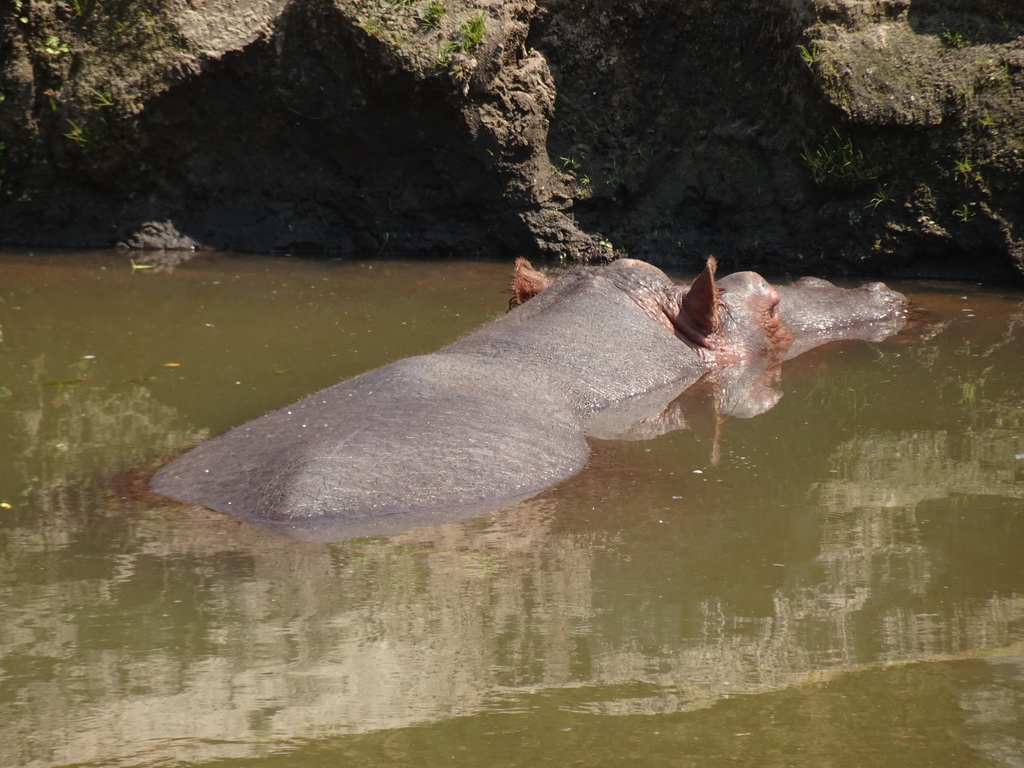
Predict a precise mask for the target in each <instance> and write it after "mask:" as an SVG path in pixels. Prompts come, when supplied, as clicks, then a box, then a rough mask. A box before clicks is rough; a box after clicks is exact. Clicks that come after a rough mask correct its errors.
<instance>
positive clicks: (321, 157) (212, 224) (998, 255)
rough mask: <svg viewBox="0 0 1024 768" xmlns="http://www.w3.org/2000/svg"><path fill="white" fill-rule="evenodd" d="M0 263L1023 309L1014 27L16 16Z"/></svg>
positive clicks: (696, 19)
mask: <svg viewBox="0 0 1024 768" xmlns="http://www.w3.org/2000/svg"><path fill="white" fill-rule="evenodd" d="M0 29H2V38H0V98H2V101H0V244H3V245H8V246H14V245H27V246H43V245H57V246H94V245H95V246H108V245H115V244H123V245H126V246H128V247H140V248H185V249H190V248H200V249H201V248H217V249H232V248H234V249H245V250H257V251H283V252H293V251H322V252H328V253H342V254H345V253H355V254H360V255H372V254H375V253H393V254H415V255H423V254H430V253H452V252H467V251H479V252H484V253H489V254H507V255H513V254H515V255H519V254H526V255H529V256H533V257H536V256H550V257H558V258H561V259H567V260H587V259H601V258H606V257H608V256H610V255H612V254H614V253H616V252H618V253H621V252H628V253H630V254H631V255H634V256H639V257H645V258H649V259H651V260H654V261H657V262H660V263H663V264H668V265H677V264H679V265H689V264H696V263H698V262H699V261H700V260H701V259H703V258H704V256H705V255H706V254H708V253H714V254H716V255H717V256H718V257H719V259H720V260H722V261H723V262H724V263H725V266H726V267H737V266H740V267H744V268H757V269H762V270H766V271H770V272H774V273H779V272H786V271H790V272H815V273H825V274H828V273H832V274H836V273H876V274H879V273H880V274H891V275H914V276H941V277H978V278H987V279H1017V280H1019V279H1021V276H1022V274H1024V273H1022V264H1024V246H1022V240H1021V227H1022V224H1024V222H1022V220H1021V219H1022V216H1024V199H1022V187H1021V179H1022V170H1024V117H1022V116H1024V7H1022V6H1020V5H1019V3H1017V2H1015V1H1012V0H999V1H997V0H985V1H984V2H966V0H769V2H762V1H760V0H758V1H757V2H755V1H754V0H749V1H748V2H729V3H727V2H724V1H718V2H715V1H713V0H703V1H701V0H694V1H693V2H688V3H677V2H670V1H669V0H638V2H633V3H629V4H623V3H617V2H612V1H611V0H592V1H591V2H560V1H559V0H548V1H547V2H528V1H526V0H518V1H513V0H508V1H502V0H475V1H474V2H454V1H452V2H447V3H442V2H436V1H435V2H428V1H427V0H364V1H363V2H354V0H353V1H349V0H205V1H204V0H108V1H106V2H101V1H100V0H14V2H13V4H9V5H5V7H4V9H2V10H0Z"/></svg>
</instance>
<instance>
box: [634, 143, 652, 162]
mask: <svg viewBox="0 0 1024 768" xmlns="http://www.w3.org/2000/svg"><path fill="white" fill-rule="evenodd" d="M632 154H633V157H635V158H636V159H637V160H642V161H643V162H645V163H649V162H650V161H651V159H652V158H653V157H654V155H653V154H652V153H651V150H650V149H648V148H647V147H645V146H644V145H643V144H637V145H636V146H635V147H633V152H632Z"/></svg>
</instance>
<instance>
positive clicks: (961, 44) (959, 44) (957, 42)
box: [942, 27, 971, 48]
mask: <svg viewBox="0 0 1024 768" xmlns="http://www.w3.org/2000/svg"><path fill="white" fill-rule="evenodd" d="M942 39H943V40H945V41H946V45H948V46H950V47H951V48H966V47H967V46H968V45H970V44H971V41H970V40H968V39H967V38H966V37H964V36H963V34H962V33H961V32H954V31H953V30H951V29H950V28H949V27H946V28H945V29H944V30H943V32H942Z"/></svg>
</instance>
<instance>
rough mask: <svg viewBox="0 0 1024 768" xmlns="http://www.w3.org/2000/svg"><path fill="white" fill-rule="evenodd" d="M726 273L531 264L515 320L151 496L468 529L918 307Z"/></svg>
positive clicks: (246, 442)
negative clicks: (680, 406)
mask: <svg viewBox="0 0 1024 768" xmlns="http://www.w3.org/2000/svg"><path fill="white" fill-rule="evenodd" d="M715 273H716V262H715V261H714V259H708V261H707V263H706V265H705V267H704V270H703V271H702V272H701V274H700V275H699V276H698V277H697V278H696V279H695V280H694V281H693V282H692V283H691V284H690V285H679V284H677V283H675V282H673V281H672V280H670V279H669V278H668V277H667V276H666V275H665V273H664V272H662V271H661V270H660V269H658V268H656V267H654V266H652V265H650V264H647V263H645V262H642V261H637V260H633V259H620V260H618V261H614V262H612V263H610V264H607V265H603V266H590V267H580V268H577V269H575V270H572V271H570V272H568V273H567V274H565V275H564V276H562V277H560V278H557V279H554V278H550V277H547V276H545V275H542V274H541V273H540V272H538V271H536V270H534V269H533V267H532V266H531V265H530V264H529V262H527V261H525V260H522V259H521V260H519V261H517V263H516V266H515V270H514V273H513V283H512V300H511V301H510V307H511V308H510V310H509V312H508V313H507V314H505V315H504V316H502V317H500V318H498V319H497V320H495V321H493V322H491V323H490V324H488V325H485V326H484V327H482V328H480V329H479V330H477V331H475V332H474V333H471V334H470V335H468V336H466V337H464V338H462V339H460V340H458V341H456V342H454V343H452V344H450V345H448V346H446V347H444V348H442V349H440V350H438V351H437V352H434V353H432V354H428V355H421V356H417V357H410V358H406V359H403V360H399V361H397V362H393V363H391V364H389V365H385V366H383V367H381V368H377V369H375V370H372V371H369V372H368V373H364V374H362V375H360V376H357V377H355V378H353V379H349V380H347V381H343V382H341V383H340V384H337V385H335V386H332V387H329V388H328V389H325V390H322V391H320V392H317V393H316V394H313V395H310V396H308V397H306V398H304V399H302V400H300V401H298V402H297V403H294V404H292V405H289V406H287V407H285V408H281V409H280V410H277V411H274V412H272V413H269V414H266V415H264V416H261V417H260V418H257V419H255V420H253V421H250V422H248V423H247V424H243V425H241V426H239V427H236V428H234V429H232V430H230V431H228V432H226V433H224V434H222V435H220V436H218V437H214V438H213V439H211V440H208V441H207V442H205V443H202V444H200V445H199V446H197V447H196V448H194V449H192V450H190V451H188V452H187V453H185V454H184V455H182V456H181V457H179V458H177V459H176V460H174V461H172V462H171V463H169V464H167V465H165V466H164V467H162V468H161V469H159V470H158V471H157V472H156V473H155V474H154V476H153V477H152V480H151V488H152V490H153V491H155V492H156V493H159V494H162V495H164V496H169V497H172V498H175V499H178V500H181V501H186V502H195V503H198V504H201V505H204V506H206V507H209V508H212V509H215V510H221V511H223V512H227V513H230V514H233V515H236V516H239V517H242V518H247V519H249V520H252V521H255V522H258V523H260V524H263V525H265V526H267V527H270V528H273V529H275V530H277V531H278V532H281V533H284V534H286V535H290V536H293V537H296V538H303V539H313V540H340V539H345V538H352V537H357V536H367V535H380V534H389V533H394V532H397V531H401V530H406V529H409V528H414V527H419V526H425V525H433V524H438V523H441V522H445V521H448V520H453V519H459V518H465V517H472V516H476V515H479V514H483V513H486V512H489V511H494V510H497V509H501V508H503V507H506V506H510V505H511V504H513V503H515V502H517V501H520V500H523V499H526V498H529V497H531V496H533V495H535V494H537V493H539V492H540V491H542V490H543V489H545V488H547V487H549V486H552V485H554V484H555V483H558V482H559V481H560V480H563V479H565V478H567V477H569V476H571V475H573V474H574V473H576V472H579V471H580V470H581V469H582V468H583V466H584V465H585V464H586V462H587V456H588V453H589V448H588V443H587V440H588V437H591V438H595V437H596V438H609V437H617V436H624V437H629V436H630V433H631V432H632V433H634V436H635V435H636V434H639V435H640V436H645V435H648V434H650V433H651V432H652V430H653V431H654V432H657V431H658V430H663V429H668V428H672V427H671V425H668V426H665V425H664V424H663V425H662V426H661V427H653V428H651V427H644V426H643V425H644V424H647V425H650V424H657V423H658V414H659V413H660V412H661V411H663V410H664V409H665V408H666V406H667V404H669V403H671V402H672V401H673V400H674V399H675V398H676V397H678V396H679V395H680V394H681V393H683V392H685V391H686V390H687V389H688V388H690V387H692V386H693V385H694V384H695V383H696V382H698V380H701V379H702V378H704V379H705V381H712V382H714V381H722V382H725V383H726V384H725V385H723V386H728V387H734V388H735V386H736V385H735V381H733V379H736V378H739V379H742V380H743V381H745V382H748V383H747V384H746V385H743V386H739V387H738V389H739V391H742V392H744V394H743V395H741V396H739V397H738V398H734V399H737V400H738V403H739V404H738V405H735V406H734V407H735V408H737V410H739V411H742V410H744V409H747V410H751V409H752V410H753V412H759V411H760V410H764V409H766V408H770V407H771V405H773V404H774V400H773V399H772V397H773V396H772V395H771V394H769V395H768V397H767V401H765V402H760V401H758V398H759V397H761V396H762V395H763V393H764V392H765V391H766V390H767V391H768V392H769V393H770V392H771V391H772V390H771V387H770V386H769V387H767V388H766V387H764V386H762V385H761V384H755V385H753V386H751V385H750V384H749V382H750V381H751V380H753V381H755V382H757V381H759V380H760V379H761V378H766V379H775V378H777V370H778V366H779V364H780V363H781V362H782V361H783V360H785V359H786V358H787V357H789V356H792V355H794V354H797V353H799V352H803V351H806V350H807V349H810V348H811V347H813V346H817V345H819V344H822V343H825V342H827V341H831V340H833V339H881V338H885V337H886V336H888V335H891V334H892V333H895V332H896V331H898V330H899V328H900V327H901V326H902V324H903V322H904V321H905V317H906V313H907V308H908V305H907V301H906V299H905V298H904V297H903V296H902V295H900V294H899V293H896V292H895V291H891V290H889V289H888V288H886V287H885V286H884V285H882V284H881V283H874V284H871V285H867V286H864V287H862V288H856V289H846V288H839V287H836V286H834V285H832V284H831V283H828V282H826V281H823V280H813V279H812V280H805V281H801V282H797V283H795V284H794V285H793V286H790V287H785V288H782V287H776V286H773V285H771V284H770V283H768V282H767V281H766V280H765V279H764V278H763V277H761V276H760V275H758V274H756V273H753V272H737V273H734V274H730V275H728V276H726V277H723V278H721V279H716V276H715ZM729 371H743V372H744V373H743V374H741V375H740V376H738V377H736V376H733V377H730V376H729V375H728V372H729ZM746 371H754V374H753V375H752V376H748V375H747V374H746V373H745V372H746ZM712 386H716V385H714V384H712ZM748 390H749V392H752V393H754V395H749V393H748V392H747V391H748ZM753 401H758V402H756V403H755V404H754V405H751V404H750V403H751V402H753ZM748 415H749V414H748ZM638 430H639V431H638Z"/></svg>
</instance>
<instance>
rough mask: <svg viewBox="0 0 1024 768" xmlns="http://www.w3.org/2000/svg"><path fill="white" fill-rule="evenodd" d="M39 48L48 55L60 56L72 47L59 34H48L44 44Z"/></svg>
mask: <svg viewBox="0 0 1024 768" xmlns="http://www.w3.org/2000/svg"><path fill="white" fill-rule="evenodd" d="M39 50H40V51H42V52H43V53H45V54H46V55H47V56H60V55H61V54H62V53H69V52H70V51H71V48H70V46H68V44H67V43H65V42H64V41H63V40H61V39H60V38H59V37H57V35H47V37H46V40H44V41H43V45H42V47H41V48H40V49H39Z"/></svg>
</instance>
